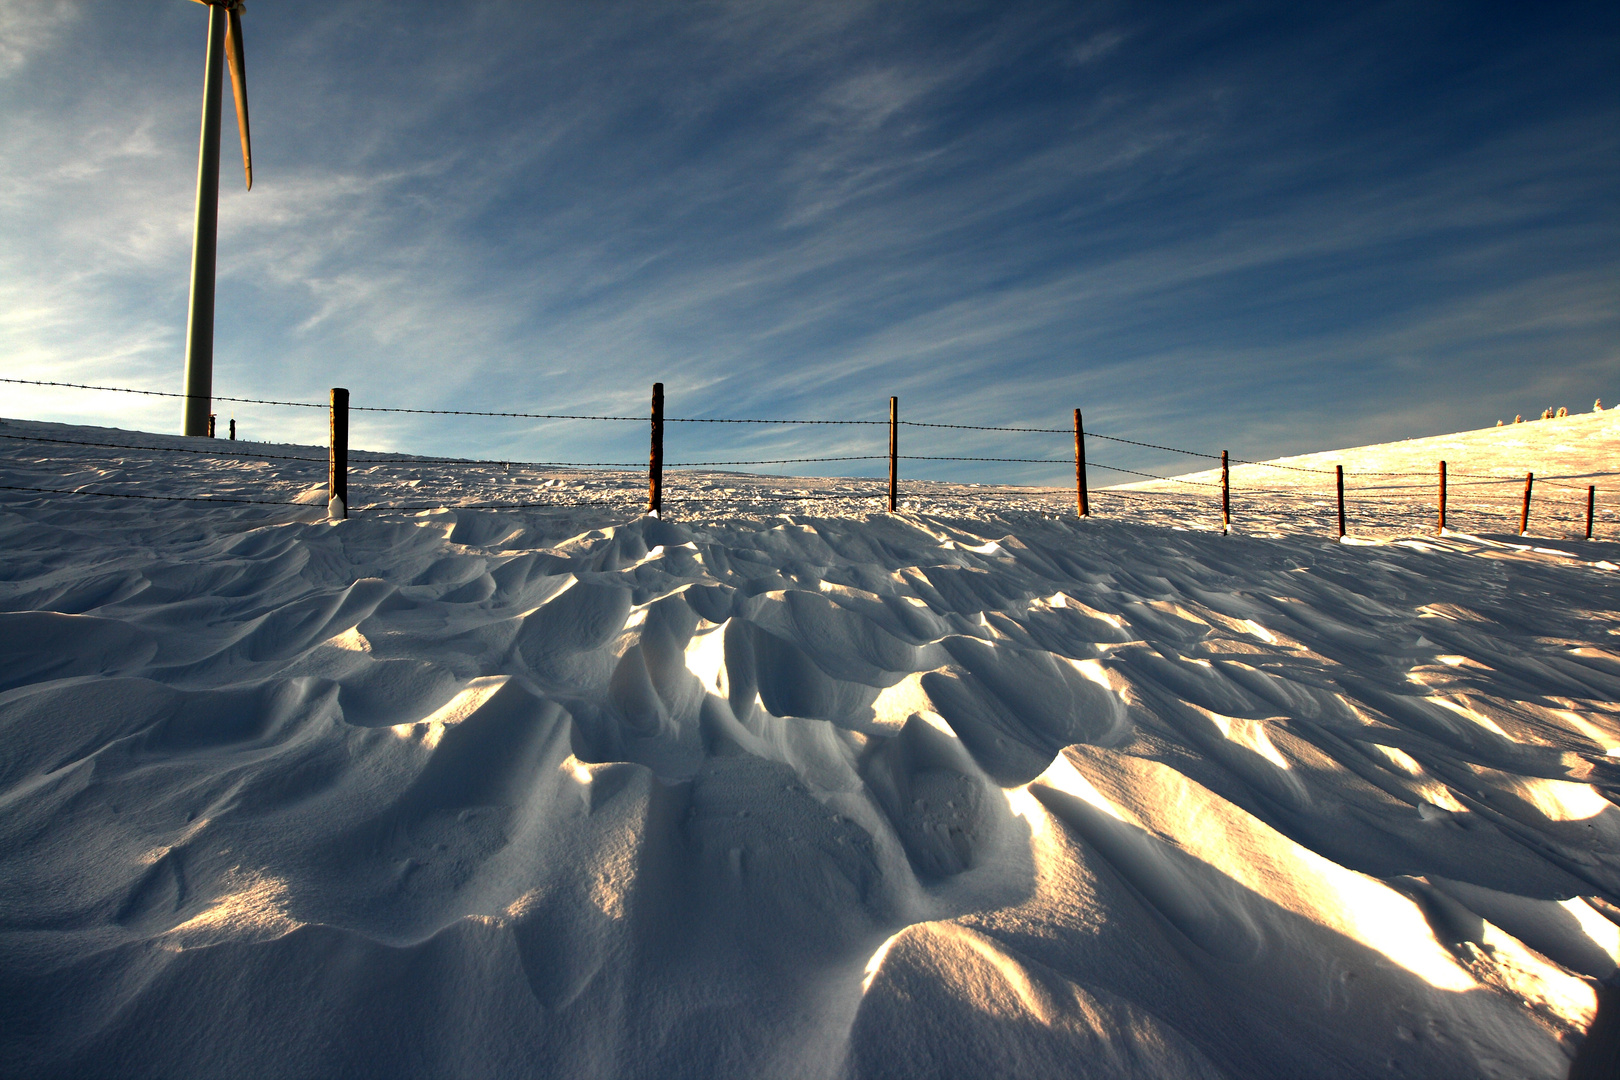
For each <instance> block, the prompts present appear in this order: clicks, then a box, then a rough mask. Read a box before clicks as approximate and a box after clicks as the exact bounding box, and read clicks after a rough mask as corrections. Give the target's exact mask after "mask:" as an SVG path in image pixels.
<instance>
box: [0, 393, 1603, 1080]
mask: <svg viewBox="0 0 1620 1080" xmlns="http://www.w3.org/2000/svg"><path fill="white" fill-rule="evenodd" d="M1560 424H1563V425H1565V426H1563V427H1559V425H1560ZM0 434H10V435H14V436H15V435H28V436H32V437H37V438H56V439H65V440H74V441H101V442H111V443H126V444H138V445H142V446H150V447H165V446H166V447H191V448H207V447H208V446H209V445H211V444H207V443H205V442H203V441H201V440H182V439H178V438H172V437H166V436H151V435H137V434H134V433H130V432H117V431H111V430H108V429H93V428H72V427H64V426H60V425H46V424H28V423H24V422H20V421H6V422H5V423H4V424H3V425H0ZM1476 434H1477V435H1478V439H1477V440H1476V442H1478V443H1479V445H1478V446H1473V448H1472V451H1471V452H1472V454H1473V456H1472V457H1471V458H1469V459H1467V460H1468V465H1467V466H1466V468H1473V469H1476V470H1479V471H1489V470H1492V469H1494V470H1496V471H1500V472H1504V473H1511V472H1512V471H1514V470H1515V469H1518V468H1520V467H1521V463H1523V462H1524V460H1525V459H1526V458H1527V457H1530V456H1533V455H1534V454H1535V453H1540V452H1543V451H1545V452H1547V453H1552V452H1553V451H1552V449H1551V446H1552V444H1556V445H1558V446H1562V447H1565V450H1566V451H1567V452H1565V451H1559V452H1560V453H1564V456H1563V457H1562V458H1559V459H1558V460H1557V461H1556V462H1551V461H1550V462H1548V463H1547V464H1543V465H1539V466H1536V465H1525V466H1523V467H1538V468H1541V469H1543V470H1546V471H1557V472H1559V474H1560V475H1566V476H1575V475H1576V474H1577V473H1580V474H1582V475H1585V474H1591V475H1592V477H1593V478H1592V479H1590V480H1581V481H1577V480H1570V481H1568V482H1569V483H1572V484H1574V483H1585V482H1592V483H1596V484H1598V485H1599V487H1600V490H1604V489H1605V485H1609V486H1608V487H1607V489H1606V490H1607V491H1608V492H1609V493H1610V494H1609V495H1608V497H1609V498H1610V499H1612V498H1613V497H1614V496H1613V491H1614V488H1613V485H1614V480H1615V474H1614V471H1613V465H1612V463H1613V462H1614V461H1615V455H1614V453H1613V449H1614V447H1615V445H1616V438H1615V435H1616V432H1615V425H1614V424H1613V423H1612V421H1611V420H1610V418H1609V417H1608V416H1600V417H1583V418H1572V419H1571V420H1570V421H1567V422H1566V421H1546V422H1538V423H1536V424H1531V425H1524V428H1523V430H1519V431H1513V430H1508V434H1507V435H1501V434H1493V433H1491V432H1483V433H1476ZM1509 437H1511V438H1514V439H1521V440H1530V442H1529V443H1527V444H1525V445H1522V446H1517V447H1514V448H1510V449H1511V452H1510V449H1501V448H1499V453H1498V455H1497V457H1496V458H1492V457H1491V454H1492V450H1491V447H1492V446H1497V445H1498V444H1497V443H1492V442H1491V440H1492V439H1496V440H1503V439H1506V438H1509ZM1536 439H1541V440H1542V443H1543V444H1547V445H1542V444H1537V443H1535V440H1536ZM0 443H3V444H4V445H0V484H4V485H7V486H9V487H13V488H15V487H53V488H72V487H83V488H85V489H88V490H96V491H105V492H120V491H121V492H125V493H131V494H136V493H140V494H148V495H153V494H156V495H171V496H191V495H197V494H203V493H209V494H212V495H213V496H215V497H229V498H244V499H266V500H277V501H279V500H288V501H291V500H295V499H296V500H301V501H303V502H305V503H307V504H308V509H304V508H301V507H291V506H283V507H274V506H251V505H217V506H207V505H199V504H195V503H183V502H176V503H166V502H142V501H137V500H122V499H103V498H91V497H79V496H67V495H46V494H35V493H28V492H20V491H15V490H6V491H0V691H3V692H0V1063H3V1069H0V1071H3V1072H4V1073H5V1074H6V1075H8V1076H19V1077H27V1076H86V1075H92V1076H97V1075H128V1076H213V1075H244V1076H245V1075H252V1076H289V1077H294V1076H327V1075H331V1076H336V1075H344V1076H389V1077H394V1076H490V1077H521V1076H548V1077H550V1076H554V1077H581V1076H587V1077H588V1076H604V1077H606V1076H614V1077H618V1076H623V1077H672V1076H728V1077H730V1076H735V1077H784V1078H787V1077H793V1078H797V1077H819V1076H828V1077H838V1076H861V1077H895V1076H917V1077H925V1076H960V1077H988V1076H1032V1077H1043V1076H1096V1077H1126V1076H1130V1077H1183V1076H1185V1077H1213V1076H1225V1077H1231V1078H1234V1080H1236V1078H1250V1077H1313V1076H1320V1077H1328V1076H1331V1077H1349V1076H1406V1077H1479V1076H1488V1077H1556V1076H1562V1075H1563V1074H1564V1072H1565V1071H1566V1070H1567V1068H1568V1064H1569V1058H1570V1055H1571V1054H1572V1053H1573V1052H1574V1048H1575V1046H1576V1045H1577V1044H1578V1042H1579V1038H1580V1033H1581V1032H1582V1031H1583V1030H1584V1029H1585V1027H1586V1025H1587V1024H1588V1023H1589V1022H1590V1020H1591V1016H1592V1010H1593V1003H1594V992H1593V986H1594V985H1595V984H1596V981H1597V980H1599V979H1602V978H1605V977H1609V976H1611V975H1612V974H1613V973H1614V971H1615V965H1616V957H1617V956H1620V927H1617V926H1616V924H1615V922H1614V921H1613V920H1615V919H1620V909H1617V908H1616V907H1615V904H1617V903H1620V811H1617V809H1616V807H1615V806H1614V805H1613V804H1612V803H1611V801H1610V798H1609V796H1610V795H1612V794H1613V793H1614V792H1615V791H1616V790H1617V789H1620V706H1617V705H1616V700H1617V699H1620V649H1617V645H1620V641H1617V635H1620V578H1617V571H1616V564H1620V545H1617V544H1616V543H1614V542H1613V539H1612V538H1613V537H1614V536H1615V528H1616V526H1615V519H1614V517H1613V514H1612V505H1613V504H1612V503H1611V504H1609V506H1608V507H1600V513H1599V519H1598V520H1599V529H1598V531H1599V537H1600V538H1599V539H1598V540H1595V541H1590V542H1588V541H1584V540H1580V539H1578V538H1577V537H1578V533H1579V531H1580V529H1579V528H1578V527H1577V525H1578V523H1575V522H1574V519H1573V518H1567V515H1566V518H1567V520H1558V521H1553V520H1549V521H1548V522H1547V524H1546V528H1545V529H1544V531H1542V532H1540V533H1537V531H1536V529H1535V527H1534V525H1533V527H1532V534H1533V536H1532V537H1526V538H1522V539H1521V538H1520V537H1518V536H1516V535H1513V534H1512V533H1511V532H1510V531H1508V530H1507V528H1506V525H1505V519H1504V523H1502V524H1498V525H1496V526H1494V528H1495V530H1496V531H1494V532H1492V531H1485V530H1483V529H1481V530H1480V532H1479V533H1477V534H1474V533H1453V534H1450V535H1447V536H1444V537H1435V536H1433V535H1429V534H1432V515H1433V506H1432V501H1431V502H1429V503H1427V504H1425V503H1423V502H1422V501H1421V500H1420V499H1419V498H1418V497H1416V496H1414V497H1413V498H1411V499H1410V500H1408V502H1409V503H1410V505H1406V506H1404V509H1401V510H1400V514H1404V515H1405V517H1401V516H1399V514H1397V513H1395V511H1394V509H1392V508H1391V507H1386V508H1385V509H1387V510H1389V511H1390V512H1389V513H1385V514H1384V515H1383V517H1382V518H1381V519H1380V521H1379V522H1378V523H1377V525H1376V527H1375V526H1374V524H1373V523H1371V522H1370V520H1369V522H1368V523H1367V526H1366V527H1365V528H1362V529H1357V528H1356V523H1355V521H1352V532H1353V533H1356V534H1358V536H1357V538H1358V539H1359V540H1360V541H1362V542H1357V543H1347V544H1341V543H1339V542H1338V541H1337V540H1336V538H1334V537H1333V536H1332V535H1331V529H1330V525H1331V511H1332V507H1331V506H1323V505H1317V504H1318V503H1319V502H1320V501H1321V499H1320V496H1319V495H1313V493H1312V492H1311V491H1308V490H1297V491H1295V493H1294V494H1293V495H1291V496H1288V497H1283V496H1264V497H1262V496H1259V495H1247V496H1246V495H1242V494H1240V496H1239V498H1238V499H1237V505H1236V509H1237V510H1238V517H1237V528H1236V529H1235V530H1234V532H1233V534H1232V535H1227V536H1223V535H1221V534H1220V533H1219V531H1218V530H1216V529H1213V528H1212V526H1214V525H1215V524H1216V523H1217V521H1218V517H1217V516H1216V515H1215V513H1214V508H1215V504H1214V503H1213V501H1212V500H1209V499H1205V500H1204V501H1197V500H1191V501H1189V500H1187V499H1184V498H1172V497H1168V496H1150V495H1141V494H1138V495H1133V496H1124V495H1120V496H1108V495H1104V494H1099V495H1098V497H1097V509H1098V511H1099V514H1098V515H1096V516H1094V517H1093V518H1092V519H1090V520H1088V521H1084V522H1081V521H1078V520H1077V519H1076V518H1075V517H1074V516H1073V514H1072V510H1071V509H1070V504H1069V499H1070V498H1072V493H1069V492H1064V491H1041V490H1036V489H1027V490H1020V491H1015V492H1005V491H998V490H995V489H988V488H971V487H951V486H946V485H909V486H908V489H907V491H908V495H907V499H906V505H905V507H904V510H905V512H904V513H902V514H901V515H899V516H897V517H889V516H887V515H883V514H880V513H877V512H876V511H877V509H878V508H879V503H878V501H877V498H876V496H877V494H878V488H877V487H876V485H874V484H873V482H871V481H801V480H781V479H773V478H765V477H747V476H741V475H736V474H719V473H714V474H703V475H699V476H689V475H685V474H680V475H677V474H673V473H672V474H671V476H670V481H669V483H670V489H669V501H668V503H667V504H666V514H665V520H663V521H659V520H656V519H652V518H642V517H639V516H638V506H639V501H640V500H641V499H642V498H643V497H644V493H643V491H642V488H641V486H640V485H641V480H640V479H639V478H637V477H635V476H633V475H630V474H613V473H592V472H584V471H577V470H576V471H572V472H556V471H548V470H539V469H525V468H513V469H512V470H505V469H502V468H500V467H498V466H475V467H470V466H452V465H410V464H400V463H393V464H387V465H375V466H369V467H366V466H357V467H356V469H355V470H354V472H353V474H352V476H351V480H350V485H351V489H350V496H351V504H352V505H354V506H355V507H356V508H357V509H356V510H355V512H354V514H355V516H353V517H352V518H351V519H349V520H347V521H342V522H335V523H334V522H328V521H326V520H324V518H325V513H326V493H325V487H324V485H325V466H324V462H323V461H321V460H313V461H307V462H297V461H292V462H288V461H251V460H230V459H222V458H214V457H211V456H207V455H182V454H169V453H163V452H159V451H156V450H128V449H112V448H90V447H72V446H65V445H60V444H46V443H40V442H27V441H21V440H16V439H12V440H4V439H0ZM1571 446H1572V447H1573V449H1569V447H1571ZM1482 447H1483V449H1482ZM235 448H239V449H246V450H261V451H263V452H265V453H280V454H288V455H292V456H307V457H311V458H314V459H321V458H322V456H323V452H322V450H321V449H320V448H308V447H302V448H300V447H285V446H282V447H274V446H251V445H249V444H236V447H235ZM1358 453H1359V454H1360V455H1361V456H1360V457H1359V458H1358V459H1357V461H1358V462H1359V463H1360V464H1359V466H1358V467H1361V468H1366V469H1372V468H1375V467H1378V466H1379V465H1380V463H1383V465H1382V467H1385V468H1389V469H1404V468H1406V467H1407V464H1406V463H1405V460H1404V459H1402V458H1400V457H1399V455H1400V454H1407V455H1408V456H1412V455H1418V456H1419V457H1421V456H1422V454H1425V453H1427V448H1419V449H1416V450H1414V449H1413V448H1412V445H1411V444H1396V445H1395V446H1392V447H1390V448H1377V449H1373V450H1365V451H1360V452H1358ZM1451 454H1452V456H1453V459H1454V462H1453V467H1454V468H1459V469H1461V468H1464V466H1461V465H1458V464H1457V463H1456V462H1457V460H1461V459H1459V458H1458V451H1455V450H1453V451H1451ZM1324 460H1328V461H1330V462H1331V457H1330V458H1326V459H1324ZM1251 468H1252V467H1251ZM1302 475H1304V474H1302ZM1206 479H1207V478H1206ZM1317 479H1319V477H1318V478H1317ZM1313 482H1314V481H1313ZM1307 486H1308V485H1307ZM1329 490H1331V489H1329ZM788 494H799V495H813V496H816V498H810V499H787V498H784V495H788ZM1566 495H1567V493H1566ZM694 500H702V501H694ZM473 501H525V502H546V503H549V504H551V505H548V506H544V507H537V508H531V509H523V510H505V511H487V510H484V511H480V510H466V509H459V510H458V509H434V510H426V511H414V510H403V511H380V510H367V509H365V507H366V506H368V505H374V504H378V503H391V504H396V505H399V504H404V505H443V504H444V503H447V502H452V503H453V502H473ZM569 504H580V505H569ZM1403 505H1404V504H1403ZM1605 513H1607V516H1605ZM1064 515H1067V516H1064ZM1454 523H1455V524H1458V525H1459V526H1460V527H1462V528H1469V527H1470V526H1469V524H1468V522H1467V519H1466V518H1464V519H1461V520H1457V519H1454ZM1515 524H1516V522H1515ZM1425 530H1427V533H1429V534H1426V533H1425ZM1587 898H1590V899H1587Z"/></svg>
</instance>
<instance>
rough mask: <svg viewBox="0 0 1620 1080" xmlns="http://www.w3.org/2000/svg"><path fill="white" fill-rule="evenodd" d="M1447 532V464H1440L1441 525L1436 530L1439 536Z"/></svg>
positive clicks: (1435, 532)
mask: <svg viewBox="0 0 1620 1080" xmlns="http://www.w3.org/2000/svg"><path fill="white" fill-rule="evenodd" d="M1445 531H1446V463H1445V462H1443V461H1442V462H1441V463H1440V525H1439V527H1438V528H1436V529H1435V530H1434V534H1435V535H1436V536H1439V535H1441V534H1443V533H1444V532H1445Z"/></svg>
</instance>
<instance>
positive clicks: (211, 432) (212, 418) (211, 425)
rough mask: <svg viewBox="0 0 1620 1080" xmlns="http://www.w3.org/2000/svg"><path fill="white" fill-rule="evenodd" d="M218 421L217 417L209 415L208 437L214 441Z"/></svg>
mask: <svg viewBox="0 0 1620 1080" xmlns="http://www.w3.org/2000/svg"><path fill="white" fill-rule="evenodd" d="M216 419H217V418H216V417H215V415H214V414H213V413H209V414H208V437H209V438H210V439H212V438H213V437H214V421H215V420H216Z"/></svg>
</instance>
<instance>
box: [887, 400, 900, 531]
mask: <svg viewBox="0 0 1620 1080" xmlns="http://www.w3.org/2000/svg"><path fill="white" fill-rule="evenodd" d="M899 427H900V399H899V398H897V397H892V398H890V399H889V513H891V514H892V513H894V507H895V496H896V495H897V494H898V492H899V487H900V469H899V456H898V455H899V452H900V450H899V448H900V436H899Z"/></svg>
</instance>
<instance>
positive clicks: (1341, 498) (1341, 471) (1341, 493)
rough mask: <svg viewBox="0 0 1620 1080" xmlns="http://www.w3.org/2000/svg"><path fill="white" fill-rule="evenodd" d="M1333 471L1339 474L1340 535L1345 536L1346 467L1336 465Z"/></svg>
mask: <svg viewBox="0 0 1620 1080" xmlns="http://www.w3.org/2000/svg"><path fill="white" fill-rule="evenodd" d="M1333 471H1334V472H1335V473H1337V474H1338V481H1339V535H1340V536H1341V537H1342V536H1343V535H1344V466H1343V465H1335V466H1333Z"/></svg>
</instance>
